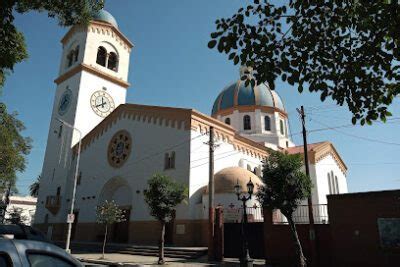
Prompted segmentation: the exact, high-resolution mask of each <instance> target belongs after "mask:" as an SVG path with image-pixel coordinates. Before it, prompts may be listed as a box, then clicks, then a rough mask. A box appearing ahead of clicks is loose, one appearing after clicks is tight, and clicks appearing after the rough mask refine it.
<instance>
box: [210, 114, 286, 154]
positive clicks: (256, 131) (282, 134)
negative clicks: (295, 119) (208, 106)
mask: <svg viewBox="0 0 400 267" xmlns="http://www.w3.org/2000/svg"><path fill="white" fill-rule="evenodd" d="M246 115H248V116H250V118H251V123H252V128H251V130H245V129H244V125H243V117H244V116H246ZM265 117H268V118H269V119H270V128H269V130H266V127H265ZM227 118H229V119H230V121H231V125H232V127H233V128H235V129H237V131H238V132H239V133H240V134H241V135H243V136H245V137H247V138H249V139H251V140H253V141H255V142H257V143H263V144H264V145H265V146H267V147H269V148H272V149H279V148H287V147H292V146H294V143H293V142H292V141H291V140H290V138H289V135H290V132H289V126H288V120H287V118H285V117H283V116H282V115H280V114H279V113H278V112H268V113H267V112H263V111H262V110H260V109H255V111H254V112H253V111H252V112H240V111H238V110H234V111H233V112H232V113H231V114H228V115H218V116H217V119H218V120H220V121H223V122H225V121H226V119H227ZM281 121H282V124H283V127H282V130H281Z"/></svg>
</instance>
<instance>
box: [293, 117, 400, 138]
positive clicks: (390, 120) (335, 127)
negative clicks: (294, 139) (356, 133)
mask: <svg viewBox="0 0 400 267" xmlns="http://www.w3.org/2000/svg"><path fill="white" fill-rule="evenodd" d="M309 115H310V114H309ZM310 116H311V115H310ZM312 116H314V115H312ZM314 120H315V119H314ZM397 120H400V117H394V118H389V119H388V122H381V121H376V123H385V124H392V123H398V122H399V121H397ZM315 121H316V122H317V120H315ZM317 123H318V122H317ZM320 124H321V123H320ZM359 126H361V125H358V124H356V125H354V124H342V125H336V126H328V127H325V128H317V129H311V130H308V131H307V133H315V132H321V131H327V130H334V129H340V128H349V127H359ZM301 133H302V132H296V133H293V134H292V135H300V134H301Z"/></svg>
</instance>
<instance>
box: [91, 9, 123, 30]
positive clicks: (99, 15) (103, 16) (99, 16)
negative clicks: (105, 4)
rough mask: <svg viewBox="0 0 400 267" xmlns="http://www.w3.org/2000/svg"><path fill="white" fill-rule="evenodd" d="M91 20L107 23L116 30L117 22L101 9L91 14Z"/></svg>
mask: <svg viewBox="0 0 400 267" xmlns="http://www.w3.org/2000/svg"><path fill="white" fill-rule="evenodd" d="M93 20H97V21H102V22H107V23H109V24H111V25H113V26H114V27H115V28H118V23H117V20H116V19H115V18H114V17H113V15H111V14H110V12H108V11H106V10H104V9H101V10H99V11H97V12H96V13H94V14H93Z"/></svg>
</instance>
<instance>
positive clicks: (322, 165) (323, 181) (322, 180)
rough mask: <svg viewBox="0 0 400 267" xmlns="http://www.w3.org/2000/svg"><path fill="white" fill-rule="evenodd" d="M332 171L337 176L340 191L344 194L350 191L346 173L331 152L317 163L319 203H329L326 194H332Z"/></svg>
mask: <svg viewBox="0 0 400 267" xmlns="http://www.w3.org/2000/svg"><path fill="white" fill-rule="evenodd" d="M331 171H333V173H334V175H335V176H337V179H338V186H339V193H340V194H344V193H347V192H348V190H347V180H346V175H345V174H344V173H343V172H342V170H341V169H340V168H339V166H338V164H337V163H336V161H335V159H334V158H333V157H332V155H330V154H329V155H327V156H326V157H324V158H323V159H321V160H320V161H318V162H317V163H316V174H317V177H318V179H317V184H316V186H317V187H318V198H319V204H326V203H327V199H326V196H327V195H329V194H330V193H329V183H328V173H330V172H331Z"/></svg>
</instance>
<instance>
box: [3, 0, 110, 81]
mask: <svg viewBox="0 0 400 267" xmlns="http://www.w3.org/2000/svg"><path fill="white" fill-rule="evenodd" d="M102 7H103V1H102V0H80V1H75V0H64V1H57V0H3V1H2V2H1V7H0V87H2V86H3V85H4V81H5V75H6V74H8V73H10V72H12V71H13V69H14V65H15V64H17V63H19V62H21V61H23V60H25V59H26V58H27V57H28V53H27V50H26V44H25V39H24V36H23V34H22V33H21V32H20V31H18V29H17V27H16V26H15V25H14V14H15V12H16V13H20V14H24V13H26V12H29V11H32V10H34V11H38V12H47V14H48V16H49V17H51V18H54V17H56V18H57V19H58V22H59V24H60V25H61V26H71V25H74V24H86V23H88V22H89V20H90V18H91V14H92V13H93V12H94V11H97V10H99V9H101V8H102Z"/></svg>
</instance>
